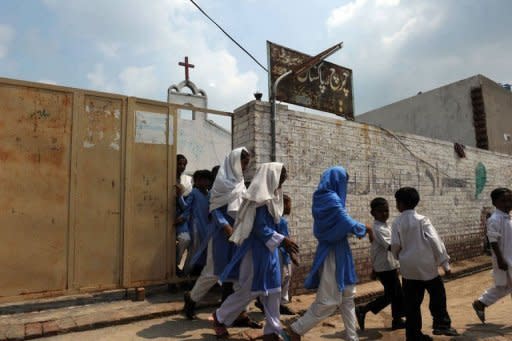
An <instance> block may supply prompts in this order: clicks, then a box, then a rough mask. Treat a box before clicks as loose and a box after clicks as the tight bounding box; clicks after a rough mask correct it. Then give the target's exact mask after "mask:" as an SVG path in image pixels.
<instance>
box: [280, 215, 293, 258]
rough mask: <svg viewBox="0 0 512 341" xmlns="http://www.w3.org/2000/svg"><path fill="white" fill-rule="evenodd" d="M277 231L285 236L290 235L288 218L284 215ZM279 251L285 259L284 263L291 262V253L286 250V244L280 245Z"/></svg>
mask: <svg viewBox="0 0 512 341" xmlns="http://www.w3.org/2000/svg"><path fill="white" fill-rule="evenodd" d="M277 233H279V234H282V235H283V236H285V237H289V236H290V232H289V231H288V220H286V219H285V218H284V217H281V221H280V222H279V225H277ZM279 253H280V255H281V259H282V260H283V264H291V262H292V260H291V259H290V255H289V254H288V252H287V251H286V250H285V248H284V246H279Z"/></svg>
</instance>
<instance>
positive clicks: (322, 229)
mask: <svg viewBox="0 0 512 341" xmlns="http://www.w3.org/2000/svg"><path fill="white" fill-rule="evenodd" d="M346 195H347V173H346V171H345V169H344V168H343V167H339V166H338V167H332V168H329V169H327V170H326V171H325V172H324V173H323V174H322V178H321V179H320V184H319V185H318V188H317V190H316V191H315V193H314V194H313V205H312V213H313V219H314V225H313V233H314V235H315V238H316V239H317V240H318V246H317V249H316V253H315V259H314V261H313V265H312V268H311V271H310V273H309V275H308V276H307V278H306V281H305V287H306V288H307V289H316V288H318V285H319V283H320V270H321V269H322V265H323V264H324V261H325V259H326V258H327V255H328V254H329V252H330V251H331V250H334V252H335V258H336V282H337V284H338V289H339V291H343V289H344V288H345V286H347V285H354V284H355V283H356V282H357V275H356V271H355V268H354V260H353V258H352V251H351V250H350V245H349V242H348V239H347V237H348V236H349V234H354V235H356V236H358V237H363V236H364V235H365V234H366V226H365V225H364V224H362V223H360V222H358V221H356V220H354V219H352V217H350V215H349V214H348V213H347V211H346V209H345V199H346Z"/></svg>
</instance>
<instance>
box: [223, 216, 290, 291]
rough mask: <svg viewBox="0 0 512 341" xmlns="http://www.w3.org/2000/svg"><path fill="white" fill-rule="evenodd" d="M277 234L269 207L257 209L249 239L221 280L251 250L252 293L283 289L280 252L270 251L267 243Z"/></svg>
mask: <svg viewBox="0 0 512 341" xmlns="http://www.w3.org/2000/svg"><path fill="white" fill-rule="evenodd" d="M275 232H277V224H276V223H274V218H273V217H272V215H271V214H270V213H269V212H268V209H267V206H261V207H258V208H257V209H256V216H255V218H254V226H253V229H252V232H251V234H250V235H249V237H248V238H247V239H246V240H245V241H244V242H243V243H242V245H241V246H240V248H238V250H237V252H236V253H235V256H234V257H233V259H232V260H231V262H230V263H229V265H228V266H227V267H226V269H225V270H224V272H223V273H222V275H221V276H220V280H221V281H223V280H224V279H225V278H229V276H230V274H231V271H232V269H235V268H236V267H237V266H238V265H239V263H240V262H241V261H242V259H243V258H244V256H245V255H246V253H247V252H248V251H249V250H252V264H253V280H252V286H251V291H253V292H263V293H265V294H266V293H268V292H269V291H279V290H280V289H281V267H280V264H279V253H278V252H279V251H278V248H275V249H274V250H273V251H270V250H269V248H268V247H267V245H265V243H266V242H267V241H268V240H269V239H270V238H272V235H273V234H274V233H275Z"/></svg>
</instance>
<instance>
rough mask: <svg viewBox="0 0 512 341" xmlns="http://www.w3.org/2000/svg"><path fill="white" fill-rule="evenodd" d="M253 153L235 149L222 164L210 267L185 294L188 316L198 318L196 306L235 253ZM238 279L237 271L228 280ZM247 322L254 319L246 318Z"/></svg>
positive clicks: (214, 193)
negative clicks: (234, 238) (234, 236)
mask: <svg viewBox="0 0 512 341" xmlns="http://www.w3.org/2000/svg"><path fill="white" fill-rule="evenodd" d="M249 159H250V156H249V152H248V151H247V149H246V148H245V147H240V148H236V149H234V150H232V151H231V152H230V153H229V155H227V156H226V158H225V160H224V163H223V164H222V165H221V167H220V169H219V172H218V173H217V177H216V178H215V181H214V183H213V186H212V189H211V190H210V213H211V218H212V224H211V230H210V234H209V236H208V237H207V241H206V242H207V243H208V244H207V245H208V246H207V247H208V251H207V259H206V266H205V267H204V268H203V271H202V272H201V275H200V276H199V278H198V279H197V281H196V283H195V285H194V287H193V288H192V290H191V291H190V293H186V294H185V307H184V311H185V315H186V316H187V317H188V318H189V319H194V318H195V305H196V302H199V301H200V300H201V299H202V298H203V296H204V295H206V293H207V292H208V291H209V290H210V289H211V288H212V287H213V286H214V285H215V284H216V283H217V281H218V280H219V276H220V274H221V273H222V272H223V271H224V268H225V267H226V265H227V264H228V263H229V261H230V260H231V258H232V257H233V254H234V253H235V244H233V243H231V242H230V241H229V238H230V237H231V235H232V233H233V225H234V222H235V218H236V214H237V212H238V209H239V207H240V203H241V201H242V199H241V196H242V194H243V193H244V192H245V190H246V188H245V183H244V177H243V171H244V170H245V168H246V167H247V165H248V163H249ZM237 279H238V274H237V272H236V271H234V272H233V274H232V275H231V276H230V277H229V278H228V280H227V281H235V280H237ZM244 322H246V323H250V322H252V321H251V320H249V319H248V317H247V318H245V320H244Z"/></svg>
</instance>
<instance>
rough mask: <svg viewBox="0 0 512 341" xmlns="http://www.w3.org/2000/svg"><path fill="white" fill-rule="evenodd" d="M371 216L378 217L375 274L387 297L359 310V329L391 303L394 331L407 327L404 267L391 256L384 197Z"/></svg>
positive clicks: (374, 203)
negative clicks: (402, 280) (401, 270)
mask: <svg viewBox="0 0 512 341" xmlns="http://www.w3.org/2000/svg"><path fill="white" fill-rule="evenodd" d="M370 207H371V215H372V216H373V218H375V221H374V222H373V242H372V244H371V247H370V254H371V258H372V264H373V271H374V272H375V274H376V276H377V279H378V280H379V281H380V282H381V283H382V285H383V286H384V296H380V297H378V298H377V299H375V300H373V301H372V302H370V303H368V304H367V305H364V306H361V307H357V308H356V316H357V322H358V323H359V328H361V330H364V320H365V317H366V313H368V312H369V311H371V312H372V313H374V314H375V315H376V314H378V313H379V311H381V310H382V309H384V308H385V307H387V306H388V305H389V304H391V314H392V316H393V321H392V322H391V329H393V330H396V329H403V328H405V321H404V319H403V317H404V316H405V312H404V297H403V292H402V285H401V284H400V278H399V277H398V268H399V267H400V264H399V263H398V261H397V260H396V258H395V257H394V256H393V254H392V253H391V228H390V226H389V225H388V224H387V220H388V218H389V205H388V202H387V200H386V199H384V198H375V199H373V200H372V202H371V203H370Z"/></svg>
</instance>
